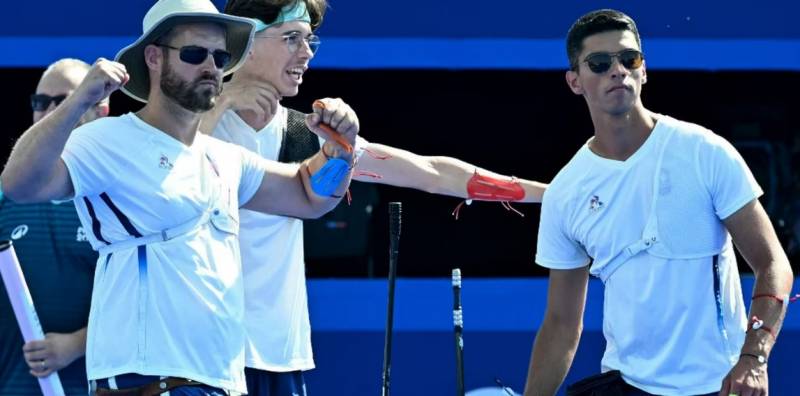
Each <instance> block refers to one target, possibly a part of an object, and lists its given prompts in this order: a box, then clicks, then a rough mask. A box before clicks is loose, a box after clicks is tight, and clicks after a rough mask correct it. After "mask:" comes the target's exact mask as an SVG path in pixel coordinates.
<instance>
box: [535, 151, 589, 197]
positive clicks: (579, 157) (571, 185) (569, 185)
mask: <svg viewBox="0 0 800 396" xmlns="http://www.w3.org/2000/svg"><path fill="white" fill-rule="evenodd" d="M586 150H588V149H587V148H586V146H585V145H584V146H582V147H581V148H580V149H579V150H578V152H576V153H575V155H573V156H572V159H570V160H569V162H567V164H566V165H564V167H563V168H561V170H559V171H558V173H557V174H556V176H555V177H554V178H553V180H552V181H551V182H550V184H549V185H548V186H547V189H546V190H545V192H544V197H545V198H543V199H548V200H550V201H551V202H552V200H554V199H557V200H560V198H566V197H567V196H568V195H569V194H570V193H571V192H574V191H576V188H575V187H576V185H579V184H580V183H581V180H583V178H584V177H585V176H586V174H587V172H588V170H590V169H591V168H592V166H591V164H590V163H589V158H588V156H587V153H586Z"/></svg>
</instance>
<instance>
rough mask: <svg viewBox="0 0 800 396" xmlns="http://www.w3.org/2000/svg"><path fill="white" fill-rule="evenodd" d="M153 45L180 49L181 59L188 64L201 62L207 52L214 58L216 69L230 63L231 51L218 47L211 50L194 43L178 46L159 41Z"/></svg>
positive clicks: (205, 57) (206, 55)
mask: <svg viewBox="0 0 800 396" xmlns="http://www.w3.org/2000/svg"><path fill="white" fill-rule="evenodd" d="M155 45H157V46H159V47H164V48H169V49H174V50H178V51H180V58H181V60H182V61H184V62H186V63H188V64H190V65H199V64H201V63H203V62H204V61H205V60H206V59H207V58H208V54H209V53H210V54H211V57H213V58H214V66H216V67H217V69H224V68H225V66H228V64H229V63H231V57H232V55H231V53H230V52H228V51H224V50H219V49H218V50H213V51H211V50H210V49H208V48H205V47H198V46H196V45H187V46H185V47H180V48H177V47H173V46H171V45H167V44H159V43H155Z"/></svg>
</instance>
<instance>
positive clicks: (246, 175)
mask: <svg viewBox="0 0 800 396" xmlns="http://www.w3.org/2000/svg"><path fill="white" fill-rule="evenodd" d="M231 147H234V149H235V150H237V151H238V153H239V155H240V156H241V159H242V176H241V179H240V181H239V207H242V206H244V204H246V203H247V202H248V201H250V200H251V199H252V198H253V196H254V195H255V194H256V192H257V191H258V188H259V187H260V186H261V181H262V180H263V179H264V173H265V172H266V170H267V160H266V159H264V158H261V157H260V156H259V155H257V154H256V153H253V152H251V151H249V150H247V149H245V148H243V147H240V146H235V145H231Z"/></svg>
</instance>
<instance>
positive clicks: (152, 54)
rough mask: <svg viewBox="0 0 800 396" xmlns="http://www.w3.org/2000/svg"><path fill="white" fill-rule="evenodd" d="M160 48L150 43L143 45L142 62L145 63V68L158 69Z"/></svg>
mask: <svg viewBox="0 0 800 396" xmlns="http://www.w3.org/2000/svg"><path fill="white" fill-rule="evenodd" d="M161 51H162V49H161V48H158V46H156V45H153V44H150V45H148V46H146V47H144V63H145V64H147V68H148V69H150V70H158V69H160V66H161V63H162V59H163V58H162V57H161V54H162V52H161Z"/></svg>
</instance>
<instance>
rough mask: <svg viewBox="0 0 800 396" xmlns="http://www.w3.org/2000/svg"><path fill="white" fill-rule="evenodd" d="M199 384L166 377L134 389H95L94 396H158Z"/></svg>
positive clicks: (198, 383) (198, 384)
mask: <svg viewBox="0 0 800 396" xmlns="http://www.w3.org/2000/svg"><path fill="white" fill-rule="evenodd" d="M200 385H203V384H202V383H200V382H197V381H192V380H188V379H184V378H175V377H167V378H164V379H160V380H158V381H153V382H150V383H148V384H144V385H141V386H137V387H135V388H125V389H104V388H97V391H96V392H95V395H96V396H158V395H160V394H162V393H164V392H168V391H170V390H172V389H175V388H177V387H179V386H200Z"/></svg>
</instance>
